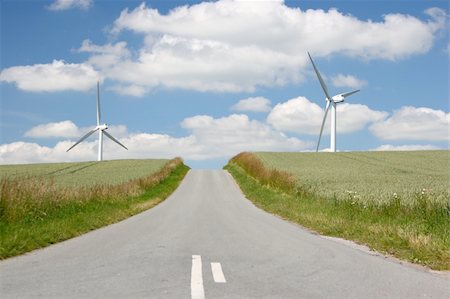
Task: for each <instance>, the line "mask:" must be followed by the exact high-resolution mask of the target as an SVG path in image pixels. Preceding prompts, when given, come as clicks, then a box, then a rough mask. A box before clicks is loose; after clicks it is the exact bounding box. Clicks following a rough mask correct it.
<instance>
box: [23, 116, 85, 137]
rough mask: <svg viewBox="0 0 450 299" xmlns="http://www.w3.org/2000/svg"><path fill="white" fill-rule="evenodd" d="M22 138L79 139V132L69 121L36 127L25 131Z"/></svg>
mask: <svg viewBox="0 0 450 299" xmlns="http://www.w3.org/2000/svg"><path fill="white" fill-rule="evenodd" d="M24 136H25V137H32V138H55V137H67V138H71V137H78V136H80V137H81V135H80V130H79V129H78V127H77V126H76V125H75V124H74V123H73V122H71V121H70V120H65V121H61V122H53V123H48V124H43V125H38V126H36V127H33V128H31V129H30V130H28V131H26V132H25V134H24Z"/></svg>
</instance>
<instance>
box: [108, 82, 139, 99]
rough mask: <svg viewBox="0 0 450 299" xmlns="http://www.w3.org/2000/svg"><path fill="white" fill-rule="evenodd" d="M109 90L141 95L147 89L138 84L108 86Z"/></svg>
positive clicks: (128, 94) (135, 95) (129, 94)
mask: <svg viewBox="0 0 450 299" xmlns="http://www.w3.org/2000/svg"><path fill="white" fill-rule="evenodd" d="M109 90H112V91H115V92H117V93H119V94H123V95H127V96H134V97H142V96H143V95H145V94H146V93H147V91H148V89H147V88H145V87H142V86H140V85H134V84H130V85H114V86H112V87H110V88H109Z"/></svg>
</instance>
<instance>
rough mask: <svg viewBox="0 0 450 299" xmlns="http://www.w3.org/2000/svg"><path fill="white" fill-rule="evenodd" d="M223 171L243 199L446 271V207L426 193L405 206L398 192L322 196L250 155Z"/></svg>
mask: <svg viewBox="0 0 450 299" xmlns="http://www.w3.org/2000/svg"><path fill="white" fill-rule="evenodd" d="M297 155H302V154H301V153H297ZM322 155H324V154H322ZM326 155H327V154H325V156H326ZM325 156H323V157H325ZM291 164H292V163H291ZM322 167H323V166H322ZM226 169H227V170H228V171H229V172H230V173H231V174H232V175H233V177H234V178H235V179H236V181H237V182H238V183H239V185H240V187H241V189H242V191H243V192H244V193H245V195H246V197H247V198H248V199H250V200H252V201H253V202H254V203H255V204H256V205H257V206H258V207H260V208H262V209H264V210H266V211H268V212H271V213H274V214H277V215H279V216H281V217H283V218H285V219H288V220H290V221H293V222H296V223H299V224H301V225H303V226H305V227H308V228H311V229H313V230H315V231H317V232H320V233H321V234H325V235H329V236H336V237H342V238H345V239H349V240H355V241H356V242H358V243H361V244H366V245H368V246H369V247H371V248H373V249H375V250H377V251H380V252H384V253H388V254H392V255H394V256H396V257H399V258H401V259H405V260H408V261H411V262H414V263H418V264H422V265H425V266H428V267H430V268H432V269H436V270H449V269H450V205H449V204H448V202H447V203H445V201H442V200H439V201H437V200H435V199H434V198H430V194H427V193H426V192H418V193H416V194H415V197H414V200H413V201H412V202H409V203H407V204H404V203H402V198H401V197H399V196H392V198H391V199H389V200H382V201H377V200H373V201H370V200H361V201H358V200H355V199H354V198H353V196H352V197H351V198H350V197H348V198H338V197H336V196H330V197H327V196H323V195H322V194H321V193H316V192H315V189H314V188H310V187H308V188H303V187H302V185H301V184H299V180H298V177H296V176H295V175H293V174H292V173H289V172H287V171H284V170H280V169H273V168H269V167H267V164H265V163H263V162H262V160H261V159H260V158H259V157H258V156H257V155H254V154H250V153H242V154H239V155H238V156H236V157H234V158H233V159H232V160H230V162H229V164H228V165H227V166H226ZM310 183H311V182H309V183H308V186H311V184H310ZM379 188H383V186H382V185H381V186H379Z"/></svg>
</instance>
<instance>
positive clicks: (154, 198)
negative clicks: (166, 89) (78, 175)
mask: <svg viewBox="0 0 450 299" xmlns="http://www.w3.org/2000/svg"><path fill="white" fill-rule="evenodd" d="M188 170H189V168H188V167H187V166H186V165H184V164H183V162H182V160H181V159H179V158H176V159H173V160H170V161H169V162H168V163H167V164H166V165H165V166H164V167H163V168H162V169H161V170H160V171H158V172H156V173H154V174H152V175H149V176H147V177H143V178H138V179H134V180H130V181H129V182H126V183H122V184H117V185H95V186H90V187H82V188H76V187H66V188H60V187H57V186H55V183H54V182H53V181H51V180H50V181H49V180H43V179H40V178H35V177H30V178H26V179H23V178H17V179H8V178H5V179H2V181H1V185H2V186H1V197H0V236H1V244H0V259H5V258H8V257H12V256H15V255H19V254H22V253H25V252H28V251H31V250H34V249H37V248H41V247H45V246H48V245H50V244H54V243H57V242H60V241H63V240H66V239H69V238H72V237H75V236H78V235H81V234H83V233H86V232H88V231H91V230H94V229H96V228H99V227H102V226H105V225H108V224H112V223H115V222H118V221H120V220H123V219H125V218H127V217H130V216H132V215H135V214H137V213H140V212H142V211H144V210H147V209H149V208H151V207H153V206H155V205H157V204H158V203H160V202H161V201H163V200H164V199H165V198H167V197H168V196H169V195H170V194H171V193H172V192H173V191H174V190H175V189H176V188H177V187H178V185H179V184H180V182H181V181H182V179H183V178H184V176H185V175H186V173H187V171H188Z"/></svg>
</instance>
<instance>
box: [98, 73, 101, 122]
mask: <svg viewBox="0 0 450 299" xmlns="http://www.w3.org/2000/svg"><path fill="white" fill-rule="evenodd" d="M100 122H101V114H100V83H99V82H98V81H97V126H99V125H100Z"/></svg>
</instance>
